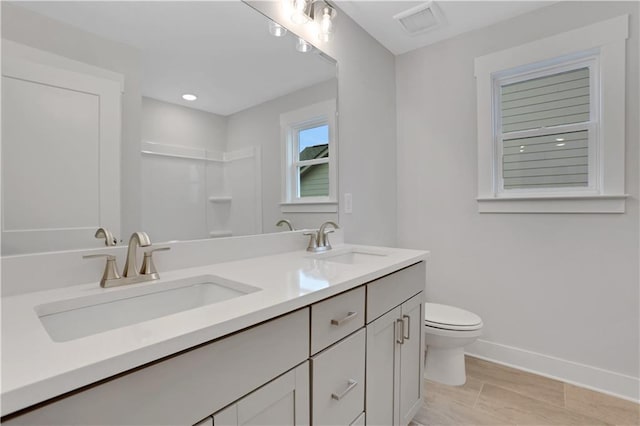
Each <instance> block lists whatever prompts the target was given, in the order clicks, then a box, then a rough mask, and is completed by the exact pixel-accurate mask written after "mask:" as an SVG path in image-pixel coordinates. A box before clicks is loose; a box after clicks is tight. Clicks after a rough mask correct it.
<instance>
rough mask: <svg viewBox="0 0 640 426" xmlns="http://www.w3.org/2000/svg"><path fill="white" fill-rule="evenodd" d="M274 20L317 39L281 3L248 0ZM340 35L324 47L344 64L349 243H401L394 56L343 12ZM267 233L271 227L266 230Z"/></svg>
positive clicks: (342, 130)
mask: <svg viewBox="0 0 640 426" xmlns="http://www.w3.org/2000/svg"><path fill="white" fill-rule="evenodd" d="M247 3H249V4H251V5H252V6H253V7H255V8H256V9H258V10H260V11H262V12H263V13H264V14H266V15H267V16H269V17H271V18H272V19H274V20H276V21H278V22H280V23H282V24H283V25H285V26H286V27H288V28H290V29H292V30H293V31H295V32H296V33H297V34H299V35H302V36H305V38H306V39H307V40H309V41H311V42H314V41H315V40H316V36H315V35H314V34H312V32H311V30H310V29H309V28H308V27H303V26H301V25H295V24H292V23H290V22H289V19H288V18H287V17H285V16H283V15H284V14H283V12H282V8H281V2H279V1H247ZM335 29H336V30H335V36H334V39H333V40H332V41H330V42H328V43H323V44H322V45H320V47H321V49H322V50H323V51H324V52H326V53H327V54H329V55H330V56H332V57H333V58H334V59H336V60H337V61H338V74H339V78H338V113H339V119H338V153H339V158H338V194H339V197H338V198H339V200H340V201H342V200H343V194H344V193H351V194H353V214H345V213H344V211H343V210H342V204H341V209H340V215H339V218H340V224H341V225H342V226H343V227H344V232H345V240H346V241H347V242H351V243H362V244H378V245H395V243H396V229H395V223H396V142H395V141H396V119H395V104H396V98H395V96H396V91H395V82H394V78H395V71H394V66H395V65H394V64H395V59H394V56H393V55H392V54H391V52H389V51H388V50H386V49H385V48H384V47H382V46H381V45H380V43H378V42H377V41H376V40H375V39H374V38H373V37H371V36H370V35H369V34H368V33H366V32H365V31H364V30H363V29H362V28H360V26H358V25H357V24H356V23H355V22H354V21H352V20H351V18H349V17H348V16H347V15H346V14H345V13H343V12H341V11H338V15H337V18H336V21H335ZM265 230H266V229H265Z"/></svg>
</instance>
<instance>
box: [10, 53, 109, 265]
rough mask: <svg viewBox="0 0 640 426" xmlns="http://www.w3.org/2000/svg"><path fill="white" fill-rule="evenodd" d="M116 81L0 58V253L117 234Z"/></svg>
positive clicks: (56, 246) (59, 247)
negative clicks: (99, 232)
mask: <svg viewBox="0 0 640 426" xmlns="http://www.w3.org/2000/svg"><path fill="white" fill-rule="evenodd" d="M120 97H121V82H117V81H113V80H108V79H106V78H99V77H95V76H93V75H88V74H83V73H79V72H74V71H70V70H68V69H61V68H57V67H53V66H49V65H44V64H41V63H37V62H31V61H27V60H24V59H18V58H13V57H10V56H9V57H6V56H4V55H3V58H2V255H9V254H19V253H29V252H39V251H51V250H64V249H72V248H80V247H88V246H90V245H92V244H94V239H93V233H94V232H95V230H96V229H97V228H98V227H100V226H104V227H107V228H109V229H110V230H111V231H112V232H113V233H114V235H116V236H119V234H120V114H121V101H120Z"/></svg>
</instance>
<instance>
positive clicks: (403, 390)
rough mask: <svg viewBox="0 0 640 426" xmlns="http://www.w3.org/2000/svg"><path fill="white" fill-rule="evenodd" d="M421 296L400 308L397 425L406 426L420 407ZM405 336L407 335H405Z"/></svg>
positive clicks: (421, 359)
mask: <svg viewBox="0 0 640 426" xmlns="http://www.w3.org/2000/svg"><path fill="white" fill-rule="evenodd" d="M422 302H423V293H420V294H418V295H416V296H414V297H412V298H411V299H409V300H408V301H406V302H405V303H403V304H402V325H403V329H404V330H403V338H402V343H401V344H399V346H398V347H399V350H400V406H399V408H400V412H399V417H400V424H401V425H408V424H409V422H410V421H411V419H413V417H414V416H415V415H416V413H417V412H418V410H419V409H420V406H421V405H422V376H423V368H424V349H423V348H424V341H423V339H424V332H423V324H424V304H423V303H422ZM405 333H406V334H405Z"/></svg>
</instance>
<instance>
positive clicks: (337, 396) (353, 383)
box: [331, 379, 358, 401]
mask: <svg viewBox="0 0 640 426" xmlns="http://www.w3.org/2000/svg"><path fill="white" fill-rule="evenodd" d="M348 383H349V386H347V388H346V389H345V390H344V391H343V392H342V393H341V394H340V395H337V394H335V393H332V394H331V398H332V399H335V400H336V401H340V400H341V399H342V398H344V397H345V396H346V395H347V394H348V393H349V392H351V391H352V390H353V388H355V387H356V386H358V382H356V381H355V380H353V379H351V380H349V382H348Z"/></svg>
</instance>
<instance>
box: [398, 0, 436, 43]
mask: <svg viewBox="0 0 640 426" xmlns="http://www.w3.org/2000/svg"><path fill="white" fill-rule="evenodd" d="M393 19H395V20H396V21H398V22H399V23H400V25H401V26H402V28H403V29H404V30H405V31H406V32H407V34H409V35H416V34H421V33H423V32H425V31H429V30H432V29H434V28H437V27H438V26H440V24H441V22H442V12H440V9H439V8H438V5H437V4H436V3H435V2H433V1H430V2H427V3H425V4H421V5H418V6H416V7H412V8H411V9H409V10H405V11H404V12H401V13H398V14H397V15H395V16H394V17H393Z"/></svg>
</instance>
